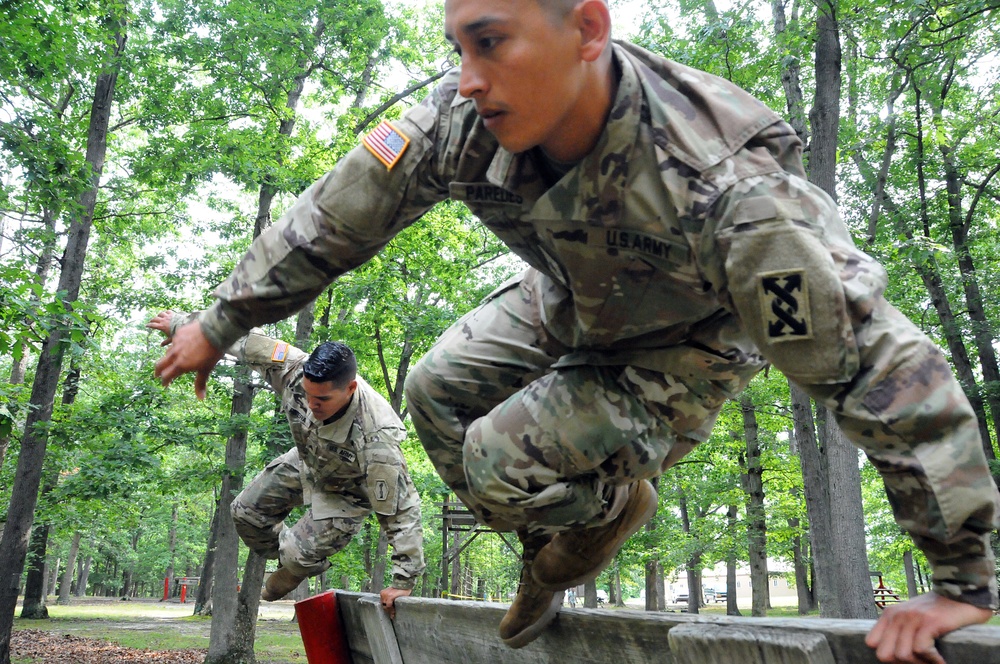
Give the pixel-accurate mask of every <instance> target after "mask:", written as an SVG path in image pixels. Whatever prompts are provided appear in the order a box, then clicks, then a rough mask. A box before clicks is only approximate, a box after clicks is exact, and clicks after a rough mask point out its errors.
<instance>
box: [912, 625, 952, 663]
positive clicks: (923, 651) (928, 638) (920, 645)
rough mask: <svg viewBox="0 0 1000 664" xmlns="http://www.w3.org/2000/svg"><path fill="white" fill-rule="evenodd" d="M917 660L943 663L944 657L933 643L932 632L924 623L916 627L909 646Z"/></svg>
mask: <svg viewBox="0 0 1000 664" xmlns="http://www.w3.org/2000/svg"><path fill="white" fill-rule="evenodd" d="M910 647H911V649H912V651H913V654H914V655H916V656H917V659H918V661H920V662H924V663H926V664H945V661H944V657H942V656H941V653H939V652H938V649H937V647H935V644H934V633H933V631H932V630H931V629H930V628H929V627H928V626H926V625H923V626H921V627H919V628H917V630H916V632H915V633H914V635H913V643H912V645H911V646H910Z"/></svg>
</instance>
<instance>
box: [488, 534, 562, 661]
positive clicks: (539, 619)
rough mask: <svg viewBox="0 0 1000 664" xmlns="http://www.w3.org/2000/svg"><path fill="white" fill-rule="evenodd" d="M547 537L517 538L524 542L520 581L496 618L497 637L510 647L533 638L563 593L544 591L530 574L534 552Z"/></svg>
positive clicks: (553, 613)
mask: <svg viewBox="0 0 1000 664" xmlns="http://www.w3.org/2000/svg"><path fill="white" fill-rule="evenodd" d="M519 535H520V534H519ZM547 540H548V537H545V538H542V539H541V540H540V541H539V539H538V538H527V537H522V538H521V541H522V543H523V544H524V553H523V554H522V556H521V557H522V563H523V567H522V568H521V583H520V584H519V585H518V587H517V596H516V597H515V598H514V602H513V603H512V604H511V605H510V608H509V609H507V614H506V615H505V616H504V617H503V620H501V621H500V638H501V639H503V642H504V643H505V644H507V646H509V647H511V648H522V647H524V646H526V645H528V644H529V643H531V642H532V641H534V640H535V639H537V638H538V636H539V635H540V634H541V633H542V631H543V630H544V629H545V628H546V627H547V626H548V624H549V623H551V622H552V620H553V619H554V618H555V617H556V614H557V613H559V609H560V607H562V603H563V596H564V595H565V594H566V593H564V592H563V591H561V590H560V591H552V590H546V589H545V588H542V587H541V586H539V585H538V583H537V582H536V581H535V580H534V579H533V578H532V576H531V565H532V562H533V560H534V558H535V555H536V554H537V552H538V549H539V548H540V547H541V546H542V545H544V544H545V542H546V541H547Z"/></svg>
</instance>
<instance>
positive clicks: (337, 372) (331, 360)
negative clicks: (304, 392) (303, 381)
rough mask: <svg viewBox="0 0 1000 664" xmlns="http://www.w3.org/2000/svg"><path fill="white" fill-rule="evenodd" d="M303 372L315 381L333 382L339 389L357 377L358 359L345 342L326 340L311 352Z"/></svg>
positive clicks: (303, 366)
mask: <svg viewBox="0 0 1000 664" xmlns="http://www.w3.org/2000/svg"><path fill="white" fill-rule="evenodd" d="M302 373H304V374H305V377H306V378H308V379H309V380H311V381H313V382H314V383H333V386H334V387H335V388H336V389H338V390H339V389H341V388H343V387H346V386H347V384H348V383H350V382H351V381H352V380H354V379H355V378H357V376H358V361H357V359H356V358H355V357H354V351H353V350H351V348H350V346H348V345H347V344H345V343H344V342H342V341H325V342H323V343H321V344H320V345H318V346H316V348H315V349H314V350H313V352H312V353H310V354H309V359H308V360H306V363H305V364H304V365H302Z"/></svg>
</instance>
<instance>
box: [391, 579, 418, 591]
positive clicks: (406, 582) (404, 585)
mask: <svg viewBox="0 0 1000 664" xmlns="http://www.w3.org/2000/svg"><path fill="white" fill-rule="evenodd" d="M390 585H391V586H392V587H393V588H396V589H397V590H413V588H414V586H416V585H417V580H416V578H410V577H403V576H393V577H392V583H391V584H390Z"/></svg>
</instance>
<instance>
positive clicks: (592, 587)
mask: <svg viewBox="0 0 1000 664" xmlns="http://www.w3.org/2000/svg"><path fill="white" fill-rule="evenodd" d="M583 608H585V609H596V608H597V581H588V582H587V583H585V584H583Z"/></svg>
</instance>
